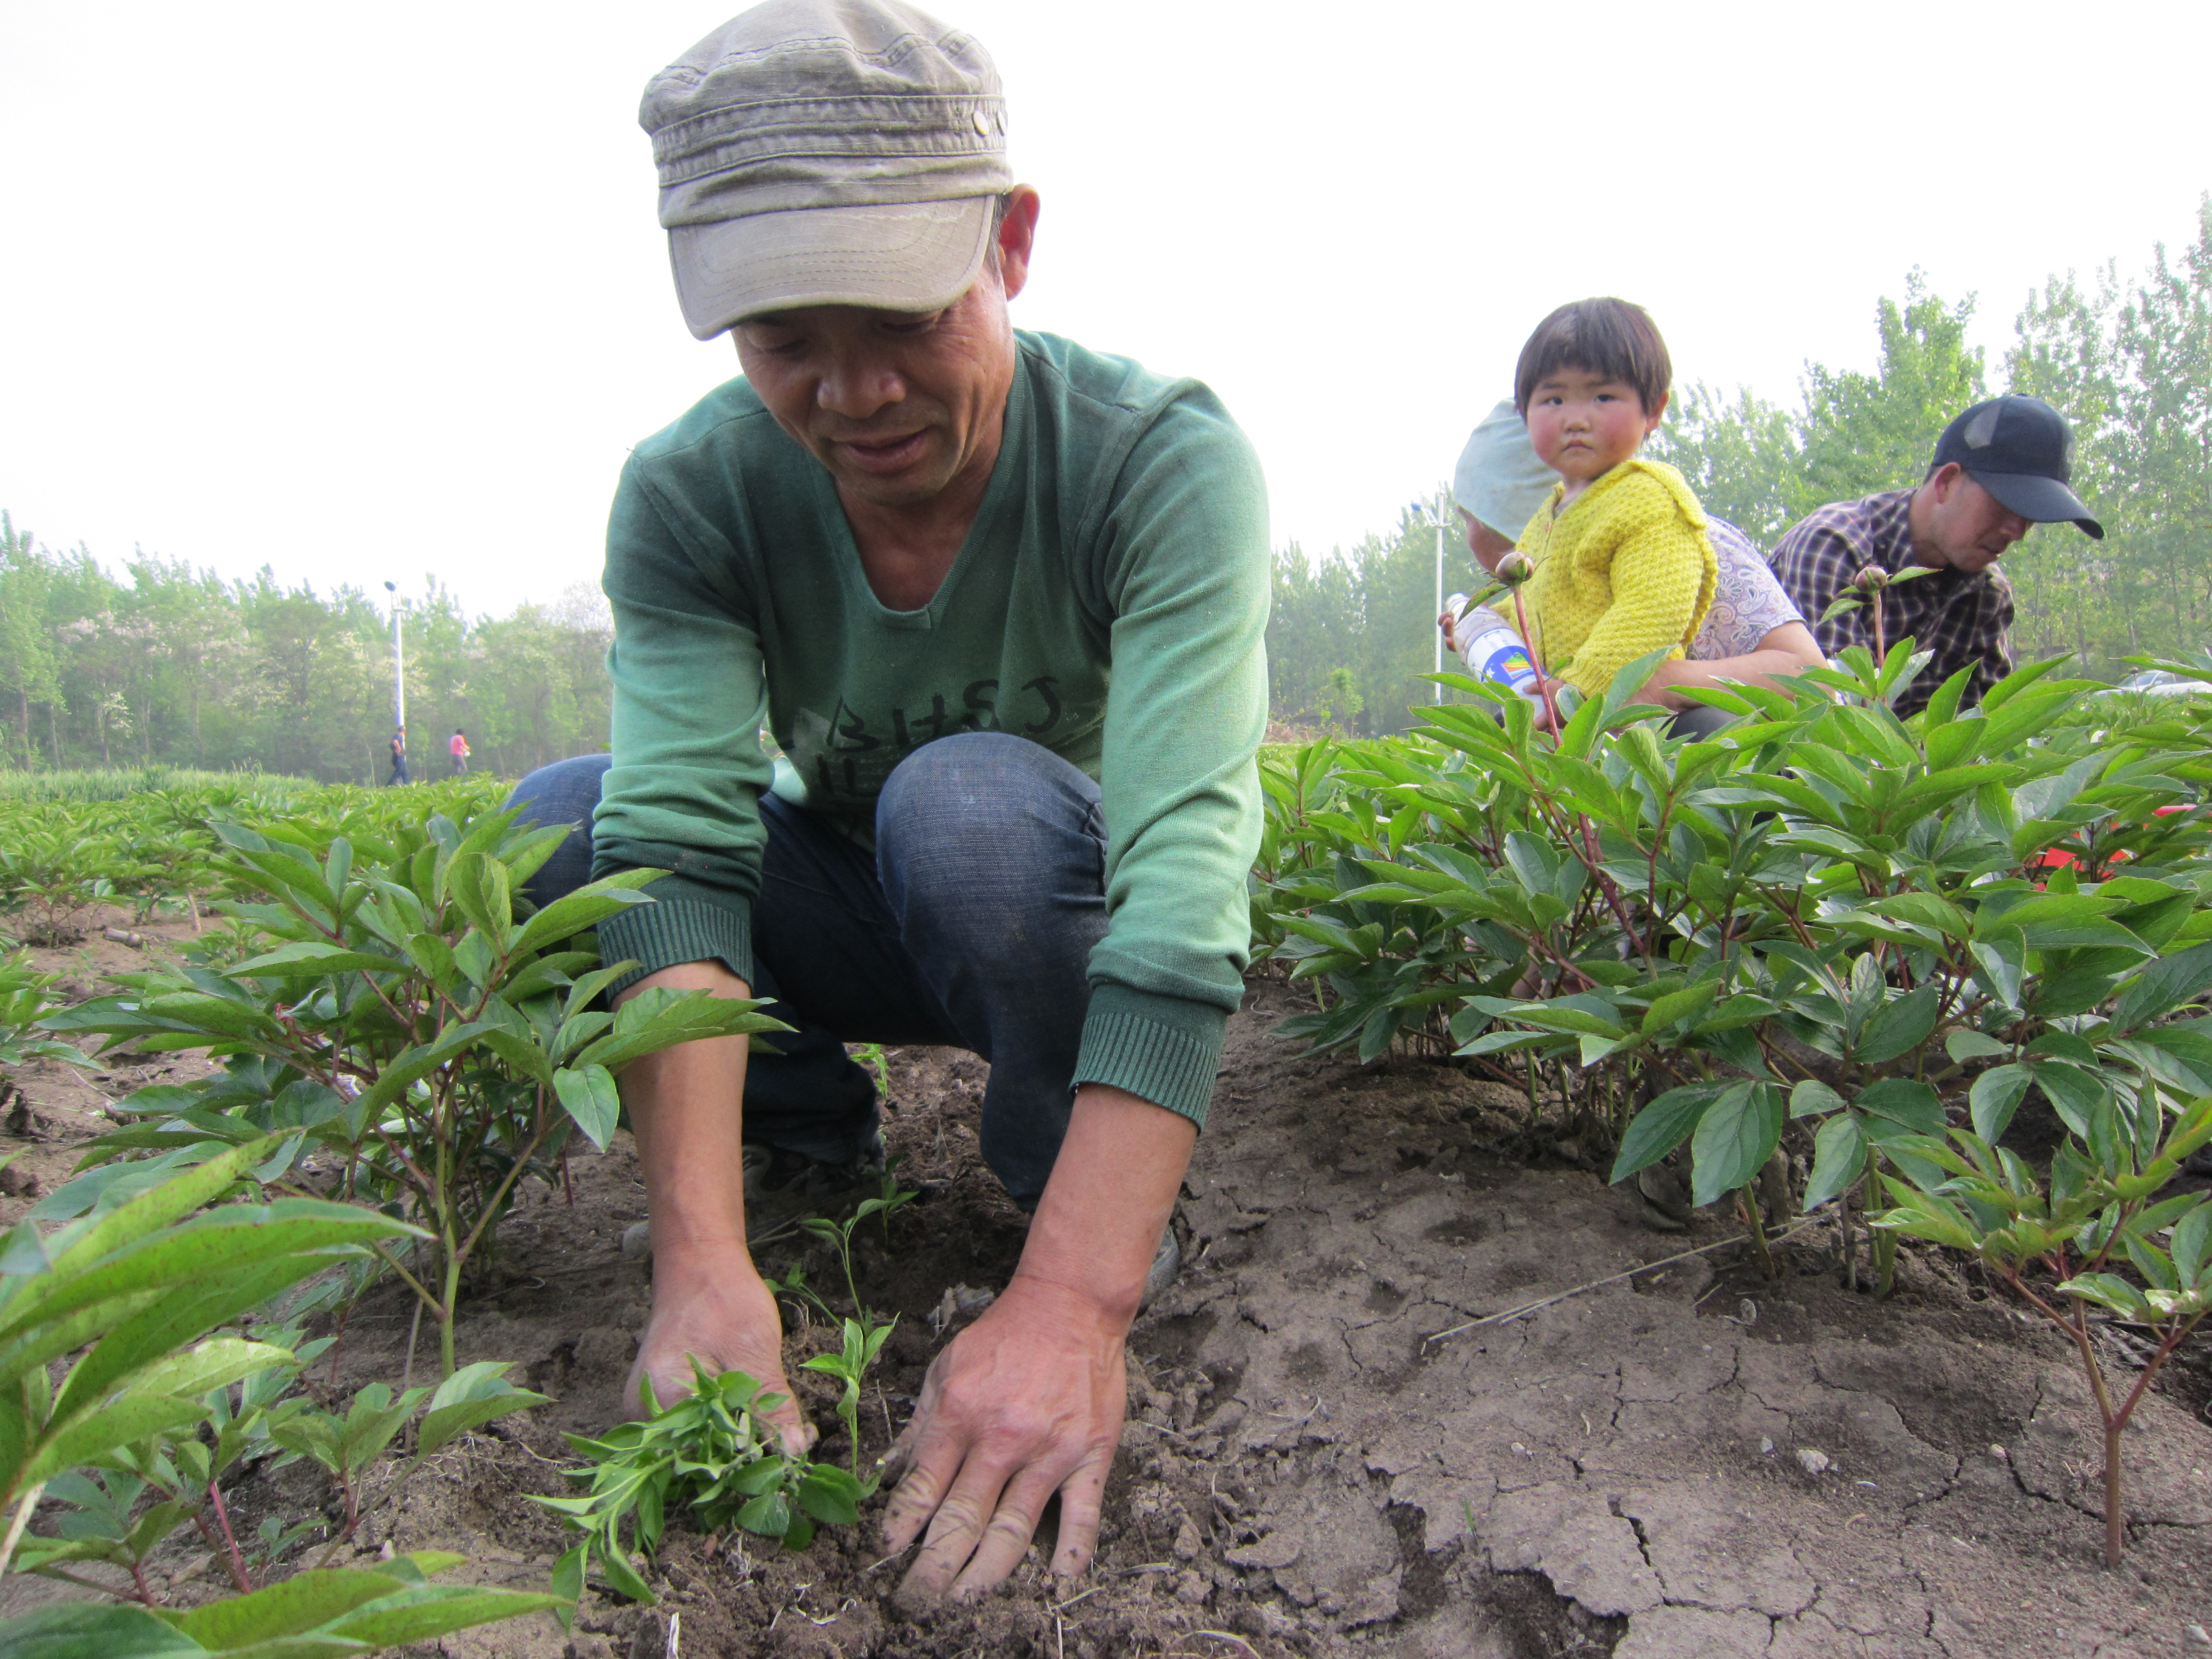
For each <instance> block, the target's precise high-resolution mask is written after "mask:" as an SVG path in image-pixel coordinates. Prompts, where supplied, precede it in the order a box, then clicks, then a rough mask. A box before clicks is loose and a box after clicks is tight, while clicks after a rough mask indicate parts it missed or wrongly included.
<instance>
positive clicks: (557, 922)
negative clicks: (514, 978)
mask: <svg viewBox="0 0 2212 1659" xmlns="http://www.w3.org/2000/svg"><path fill="white" fill-rule="evenodd" d="M659 873H660V872H658V871H653V870H626V871H624V872H623V873H622V874H621V875H618V876H614V877H611V878H608V879H606V880H604V881H595V882H593V883H592V884H590V885H589V886H587V887H579V888H578V889H577V890H575V891H574V892H573V893H570V894H568V895H567V896H564V897H562V898H558V899H556V900H554V902H552V903H550V904H549V905H547V906H546V907H545V908H544V909H543V910H540V911H539V912H538V914H537V915H534V916H532V917H531V919H530V920H529V921H527V922H526V923H524V924H523V928H522V931H521V932H520V933H518V934H516V935H515V939H514V946H513V951H514V954H515V955H517V956H520V955H521V954H523V953H524V952H525V951H539V950H543V949H544V948H545V947H546V946H547V945H552V944H555V943H557V942H558V941H560V940H562V939H568V938H571V937H573V936H574V935H575V934H577V933H583V932H584V931H585V930H586V929H587V928H592V927H598V926H599V924H600V923H601V922H603V921H605V920H606V919H607V918H608V917H609V916H613V915H621V914H622V912H623V911H624V910H627V909H629V908H630V907H631V906H633V905H637V904H650V903H652V902H653V899H652V897H651V896H650V895H648V894H645V893H641V892H639V891H637V890H636V889H637V888H638V887H640V886H642V885H643V884H645V883H646V882H647V881H650V880H653V879H655V878H658V876H659Z"/></svg>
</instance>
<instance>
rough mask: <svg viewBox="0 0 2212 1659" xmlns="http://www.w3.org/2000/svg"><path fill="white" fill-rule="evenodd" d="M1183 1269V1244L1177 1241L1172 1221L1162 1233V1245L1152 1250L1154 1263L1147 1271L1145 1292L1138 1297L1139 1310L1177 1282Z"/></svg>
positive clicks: (1143, 1308) (1150, 1303) (1141, 1310)
mask: <svg viewBox="0 0 2212 1659" xmlns="http://www.w3.org/2000/svg"><path fill="white" fill-rule="evenodd" d="M1181 1272H1182V1245H1180V1244H1178V1243H1176V1236H1175V1223H1174V1222H1173V1221H1170V1222H1169V1223H1168V1225H1167V1230H1166V1231H1164V1232H1163V1233H1162V1234H1161V1235H1160V1247H1159V1249H1157V1250H1154V1251H1153V1252H1152V1267H1150V1268H1149V1269H1147V1270H1146V1273H1145V1293H1144V1295H1143V1296H1142V1297H1139V1298H1138V1301H1137V1311H1138V1312H1139V1313H1142V1312H1143V1311H1144V1310H1146V1309H1147V1308H1149V1307H1151V1306H1152V1303H1153V1301H1154V1299H1155V1298H1157V1297H1158V1296H1159V1295H1160V1293H1161V1292H1162V1291H1165V1290H1166V1289H1167V1287H1168V1286H1169V1285H1172V1284H1174V1283H1175V1282H1176V1274H1178V1273H1181Z"/></svg>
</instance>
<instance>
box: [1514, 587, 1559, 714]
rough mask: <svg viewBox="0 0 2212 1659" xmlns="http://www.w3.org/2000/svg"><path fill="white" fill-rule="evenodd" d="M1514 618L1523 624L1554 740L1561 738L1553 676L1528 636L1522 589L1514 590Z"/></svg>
mask: <svg viewBox="0 0 2212 1659" xmlns="http://www.w3.org/2000/svg"><path fill="white" fill-rule="evenodd" d="M1513 620H1514V621H1516V622H1517V623H1520V624H1521V642H1522V644H1523V645H1525V646H1527V647H1528V660H1529V662H1530V663H1532V664H1533V665H1534V667H1535V670H1536V689H1537V690H1539V691H1541V692H1542V693H1543V694H1544V712H1545V713H1546V714H1549V715H1550V716H1551V717H1552V741H1553V743H1557V742H1559V704H1558V703H1557V702H1554V701H1553V698H1552V681H1551V677H1550V676H1549V675H1547V674H1546V673H1545V672H1544V665H1543V662H1542V659H1540V658H1539V657H1538V656H1537V655H1536V642H1535V641H1534V640H1532V639H1530V638H1529V637H1528V611H1526V610H1525V609H1523V608H1522V604H1521V590H1520V589H1519V588H1517V587H1516V588H1515V589H1514V590H1513Z"/></svg>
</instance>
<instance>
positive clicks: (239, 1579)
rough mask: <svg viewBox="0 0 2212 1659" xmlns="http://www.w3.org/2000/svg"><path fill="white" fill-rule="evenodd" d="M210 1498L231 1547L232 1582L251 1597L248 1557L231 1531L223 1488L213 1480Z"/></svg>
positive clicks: (210, 1484)
mask: <svg viewBox="0 0 2212 1659" xmlns="http://www.w3.org/2000/svg"><path fill="white" fill-rule="evenodd" d="M208 1498H209V1500H210V1502H212V1503H213V1504H215V1518H216V1520H218V1521H220V1522H222V1541H223V1542H224V1543H225V1544H227V1545H228V1546H229V1547H230V1582H231V1583H234V1584H235V1585H237V1586H238V1593H239V1594H240V1595H252V1592H253V1584H252V1580H250V1579H248V1578H247V1577H246V1557H245V1556H244V1555H242V1554H240V1552H239V1548H238V1534H236V1533H234V1532H233V1531H232V1530H231V1529H230V1511H229V1510H227V1509H225V1508H224V1507H223V1504H222V1487H221V1486H217V1485H216V1483H215V1482H214V1481H212V1480H210V1481H209V1482H208Z"/></svg>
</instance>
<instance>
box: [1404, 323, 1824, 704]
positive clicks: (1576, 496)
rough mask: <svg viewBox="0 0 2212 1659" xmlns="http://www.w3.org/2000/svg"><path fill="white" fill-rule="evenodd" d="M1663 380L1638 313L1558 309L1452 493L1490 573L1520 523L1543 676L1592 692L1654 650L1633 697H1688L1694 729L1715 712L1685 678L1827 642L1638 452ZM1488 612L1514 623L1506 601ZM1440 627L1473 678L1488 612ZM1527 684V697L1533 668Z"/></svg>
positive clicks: (1803, 660) (1524, 608) (1781, 665)
mask: <svg viewBox="0 0 2212 1659" xmlns="http://www.w3.org/2000/svg"><path fill="white" fill-rule="evenodd" d="M1672 380H1673V366H1672V363H1671V362H1670V360H1669V358H1668V352H1667V346H1666V342H1665V341H1664V340H1663V339H1662V338H1661V337H1660V334H1659V331H1658V329H1657V328H1656V326H1655V325H1653V323H1652V321H1651V319H1650V316H1649V315H1648V314H1647V313H1645V312H1644V310H1643V308H1642V307H1638V306H1633V305H1630V304H1628V303H1626V301H1620V300H1611V299H1599V300H1585V301H1577V302H1576V303H1575V304H1572V305H1566V306H1562V307H1559V310H1557V311H1555V312H1553V313H1552V314H1551V315H1550V316H1549V317H1547V318H1546V319H1544V321H1543V322H1542V323H1541V325H1539V326H1538V328H1537V330H1536V331H1535V332H1534V334H1533V335H1531V336H1530V337H1529V339H1528V344H1527V345H1525V346H1524V347H1523V348H1522V352H1521V358H1520V362H1519V364H1518V366H1517V368H1516V373H1515V375H1514V400H1513V403H1512V404H1500V405H1499V406H1498V409H1497V410H1495V411H1493V412H1492V415H1491V416H1489V417H1488V418H1486V420H1485V421H1484V422H1482V424H1481V425H1480V426H1479V427H1477V428H1475V432H1474V436H1473V437H1472V438H1470V439H1469V441H1468V447H1467V451H1466V453H1464V454H1463V455H1462V457H1461V460H1460V466H1459V471H1458V474H1457V476H1456V477H1455V479H1454V483H1453V493H1454V495H1455V496H1456V497H1457V498H1458V500H1459V502H1460V507H1461V513H1462V518H1463V519H1464V520H1466V522H1467V528H1468V546H1469V547H1470V549H1471V550H1473V551H1474V555H1475V557H1476V558H1477V559H1478V560H1479V561H1480V562H1481V563H1482V565H1483V567H1484V568H1485V569H1489V570H1494V569H1495V568H1497V566H1498V563H1499V562H1500V560H1501V559H1502V557H1503V556H1504V554H1505V553H1506V552H1507V551H1509V550H1511V549H1512V548H1513V546H1514V545H1515V540H1514V538H1513V537H1512V535H1511V532H1512V531H1513V529H1514V528H1515V527H1516V526H1518V530H1519V533H1518V546H1519V549H1520V550H1521V552H1522V553H1523V554H1524V555H1526V556H1528V559H1529V560H1530V562H1532V564H1533V565H1534V574H1533V576H1532V577H1531V578H1530V579H1529V580H1528V584H1527V586H1525V587H1523V588H1522V590H1521V591H1520V599H1521V605H1520V607H1519V612H1520V614H1521V615H1522V616H1525V617H1526V620H1527V623H1528V631H1529V633H1530V634H1531V635H1533V636H1534V637H1533V638H1531V639H1530V640H1529V641H1528V645H1529V647H1531V648H1532V652H1533V653H1534V656H1535V658H1536V659H1537V660H1538V661H1539V662H1541V663H1542V664H1544V665H1547V668H1548V670H1549V671H1550V672H1551V674H1552V675H1553V676H1554V677H1555V678H1553V679H1552V681H1551V684H1553V687H1555V688H1556V687H1558V686H1560V685H1572V686H1574V687H1576V689H1577V690H1580V691H1581V692H1583V695H1585V696H1598V695H1601V694H1602V693H1603V692H1604V690H1605V689H1606V688H1607V686H1608V685H1610V684H1612V681H1613V675H1614V674H1616V673H1617V672H1619V671H1620V669H1621V668H1622V667H1623V666H1625V665H1626V664H1628V663H1630V662H1632V661H1634V660H1635V659H1637V658H1638V657H1642V656H1644V655H1647V654H1649V653H1651V652H1653V651H1657V650H1662V649H1665V650H1667V651H1668V659H1667V660H1665V661H1664V662H1662V664H1661V665H1660V667H1659V669H1658V670H1657V671H1656V672H1655V673H1654V674H1653V676H1652V677H1651V679H1650V682H1648V683H1647V684H1646V685H1645V687H1644V690H1643V691H1642V692H1641V693H1639V700H1640V701H1644V702H1657V703H1661V704H1662V705H1665V706H1668V707H1673V708H1686V711H1687V712H1686V713H1685V714H1682V715H1680V716H1678V718H1677V720H1676V721H1675V729H1676V731H1677V732H1678V734H1683V733H1701V732H1704V731H1706V730H1710V729H1711V727H1712V726H1715V725H1717V724H1719V723H1721V721H1722V720H1723V717H1721V716H1719V715H1717V714H1715V713H1714V712H1713V711H1711V710H1707V709H1705V708H1702V707H1700V706H1699V705H1697V704H1694V703H1691V702H1689V701H1688V700H1687V699H1686V698H1684V697H1682V696H1680V690H1679V688H1680V687H1682V686H1684V685H1711V684H1716V683H1717V682H1719V681H1721V680H1723V679H1735V680H1747V681H1753V682H1757V681H1765V680H1771V678H1774V677H1776V676H1778V675H1784V674H1790V673H1796V672H1798V671H1802V669H1805V668H1808V667H1811V666H1814V665H1817V664H1818V663H1819V662H1820V648H1819V647H1818V645H1817V644H1816V643H1815V642H1814V638H1813V635H1812V633H1811V630H1810V629H1808V628H1807V627H1806V626H1805V624H1804V621H1803V618H1802V617H1800V616H1799V614H1798V612H1797V611H1796V607H1795V606H1794V605H1791V604H1790V601H1789V599H1788V597H1787V596H1786V595H1785V594H1784V593H1783V592H1782V589H1781V586H1780V585H1779V584H1778V582H1777V581H1776V580H1774V577H1773V574H1772V573H1771V571H1770V570H1769V569H1768V568H1767V567H1766V563H1765V560H1764V559H1762V558H1760V557H1759V553H1758V550H1757V549H1755V548H1754V547H1753V545H1752V544H1751V541H1750V538H1748V537H1747V536H1745V535H1744V533H1743V532H1741V531H1740V530H1738V529H1737V528H1736V527H1735V526H1734V525H1731V524H1729V523H1728V522H1727V521H1726V520H1719V519H1713V518H1711V517H1709V516H1708V515H1707V514H1706V513H1705V511H1704V509H1703V508H1702V507H1700V506H1699V502H1698V500H1697V497H1696V495H1694V494H1693V493H1692V491H1691V489H1690V488H1689V486H1688V484H1687V483H1685V482H1684V481H1683V479H1682V477H1681V475H1680V473H1678V472H1676V471H1674V469H1673V468H1672V467H1670V466H1668V465H1664V464H1663V463H1661V462H1656V461H1650V460H1645V459H1642V458H1641V457H1640V456H1639V455H1638V450H1639V449H1641V447H1643V444H1644V441H1645V440H1646V439H1647V438H1648V437H1650V435H1651V433H1652V432H1653V431H1655V430H1656V428H1657V427H1658V424H1659V422H1660V419H1661V418H1662V416H1663V415H1664V414H1665V413H1666V409H1667V402H1668V393H1669V392H1670V390H1671V386H1672ZM1497 613H1498V616H1499V617H1504V618H1505V619H1507V623H1508V625H1509V626H1510V625H1512V622H1513V619H1514V617H1515V615H1516V611H1515V607H1514V606H1513V605H1511V604H1510V602H1501V603H1500V604H1499V605H1498V606H1497ZM1438 622H1439V624H1440V625H1441V626H1442V627H1443V629H1444V635H1445V638H1446V639H1447V641H1450V642H1451V644H1452V647H1453V648H1454V650H1455V651H1461V652H1462V654H1469V660H1470V665H1471V666H1474V667H1475V670H1476V671H1478V672H1480V671H1481V670H1480V666H1479V658H1478V657H1477V656H1474V655H1473V654H1470V653H1468V650H1467V647H1470V646H1472V645H1473V642H1474V637H1475V635H1477V633H1478V632H1480V631H1484V630H1486V629H1494V628H1495V627H1496V626H1497V624H1496V623H1495V622H1494V621H1492V620H1491V619H1490V618H1488V617H1484V618H1483V620H1481V621H1480V622H1477V621H1475V620H1474V619H1472V618H1470V617H1468V615H1466V614H1465V613H1464V610H1463V602H1460V601H1457V600H1456V599H1455V603H1454V604H1453V605H1452V606H1451V607H1450V608H1449V609H1448V610H1447V611H1446V612H1445V613H1444V615H1443V617H1439V618H1438ZM1523 689H1524V690H1527V691H1528V693H1529V695H1531V696H1536V695H1538V691H1537V688H1536V687H1535V686H1534V684H1533V678H1532V679H1531V682H1530V683H1529V684H1527V685H1526V686H1524V688H1523ZM1545 718H1546V717H1545V716H1544V715H1542V714H1540V715H1539V720H1540V722H1541V720H1544V719H1545Z"/></svg>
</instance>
